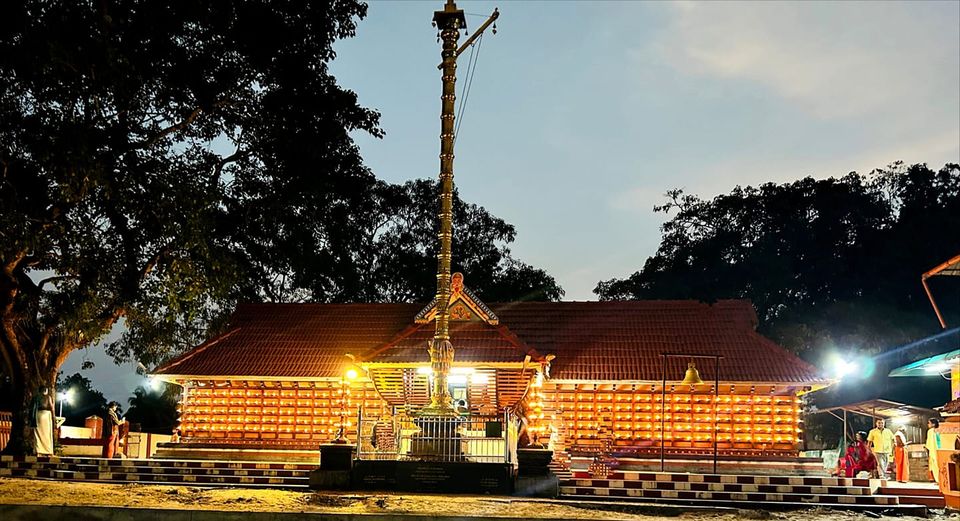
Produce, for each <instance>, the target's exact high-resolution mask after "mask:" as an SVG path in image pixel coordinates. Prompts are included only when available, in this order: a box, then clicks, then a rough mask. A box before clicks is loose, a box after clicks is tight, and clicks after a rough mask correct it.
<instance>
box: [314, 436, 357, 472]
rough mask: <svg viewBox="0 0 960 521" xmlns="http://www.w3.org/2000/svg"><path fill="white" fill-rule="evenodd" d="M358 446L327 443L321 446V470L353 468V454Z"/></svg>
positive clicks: (347, 469)
mask: <svg viewBox="0 0 960 521" xmlns="http://www.w3.org/2000/svg"><path fill="white" fill-rule="evenodd" d="M355 448H356V446H354V445H350V444H348V443H327V444H324V445H321V446H320V470H346V471H349V470H350V469H351V468H353V453H354V449H355Z"/></svg>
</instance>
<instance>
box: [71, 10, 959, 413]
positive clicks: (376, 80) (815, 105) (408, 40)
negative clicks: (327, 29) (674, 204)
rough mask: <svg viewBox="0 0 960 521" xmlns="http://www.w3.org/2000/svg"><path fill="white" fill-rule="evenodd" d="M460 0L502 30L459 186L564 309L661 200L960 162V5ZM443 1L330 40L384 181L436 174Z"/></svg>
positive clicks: (475, 19) (460, 159)
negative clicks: (672, 194) (544, 279)
mask: <svg viewBox="0 0 960 521" xmlns="http://www.w3.org/2000/svg"><path fill="white" fill-rule="evenodd" d="M458 5H459V6H460V7H461V8H463V9H464V10H465V11H466V12H467V13H468V16H467V23H468V29H470V30H471V31H472V30H473V29H474V28H476V27H478V26H479V25H480V24H481V23H482V22H483V21H484V20H485V19H486V16H487V15H489V14H490V13H491V12H492V11H493V9H494V7H499V8H500V12H501V16H500V18H499V20H498V21H497V34H492V33H490V31H489V30H488V32H487V34H485V36H484V37H483V39H482V43H480V44H479V51H478V50H477V49H476V48H475V50H474V51H473V52H475V53H478V55H477V60H476V67H475V69H474V70H475V74H474V79H473V81H472V83H471V87H470V93H469V96H468V98H467V103H466V107H465V109H464V111H463V113H462V114H458V119H460V120H461V123H460V124H461V127H460V131H459V134H458V139H457V147H456V160H455V166H454V172H455V179H454V182H455V184H456V186H457V188H458V190H459V191H460V195H461V197H462V198H463V199H464V200H466V201H468V202H471V203H476V204H479V205H481V206H483V207H485V208H486V209H488V210H489V211H491V212H492V213H493V214H494V215H496V216H498V217H500V218H503V219H505V220H506V221H507V222H509V223H511V224H513V225H515V226H516V229H517V232H518V233H517V239H516V241H515V242H514V243H513V244H512V245H511V246H510V248H511V250H512V251H513V253H514V254H515V255H516V256H517V257H518V258H519V259H520V260H522V261H524V262H526V263H528V264H532V265H534V266H536V267H539V268H543V269H545V270H546V271H547V272H548V273H549V274H551V275H552V276H553V277H555V278H556V279H557V282H558V283H559V284H560V285H561V286H562V287H563V288H564V289H565V290H566V296H565V298H564V300H594V299H595V298H596V296H595V295H594V294H593V292H592V291H593V288H594V287H596V284H597V282H598V281H600V280H606V279H610V278H613V277H626V276H629V275H630V274H631V273H633V272H634V271H636V270H638V269H639V268H640V267H641V266H642V265H643V262H644V261H645V260H646V258H647V257H648V256H650V255H652V254H653V253H654V252H655V251H656V248H657V245H658V243H659V237H660V232H659V226H660V225H661V224H662V222H663V220H664V216H663V215H662V214H656V213H654V212H653V210H652V209H653V206H654V205H656V204H660V203H662V202H664V201H665V199H664V193H665V192H666V191H667V190H670V189H673V188H683V189H684V190H686V191H687V192H689V193H693V194H697V195H700V196H702V197H712V196H714V195H717V194H720V193H725V192H729V191H730V190H731V189H732V188H734V187H735V186H737V185H749V184H754V185H755V184H759V183H763V182H769V181H773V182H788V181H792V180H796V179H800V178H802V177H805V176H813V177H817V178H826V177H831V176H842V175H844V174H846V173H847V172H850V171H854V170H855V171H859V172H869V171H870V170H873V169H875V168H882V167H885V166H886V165H888V164H889V163H891V162H893V161H897V160H902V161H904V162H906V163H917V162H925V163H927V164H929V165H930V166H931V167H934V168H939V167H941V166H943V165H944V164H945V163H947V162H960V2H955V1H951V2H947V1H944V2H919V1H913V2H803V3H800V2H744V3H731V2H723V3H721V2H710V3H687V2H639V1H637V2H632V1H622V2H603V1H598V0H592V1H582V2H581V1H550V2H548V1H517V0H506V1H504V0H501V1H500V2H490V1H481V0H478V1H461V2H458ZM441 6H442V2H441V1H440V0H432V1H426V2H423V1H372V2H370V6H369V11H368V16H367V18H366V19H365V20H363V21H361V22H360V24H359V27H358V30H357V36H356V37H355V38H353V39H349V40H344V41H341V42H338V43H337V44H336V50H337V53H338V56H337V59H336V60H335V61H334V62H333V63H332V64H331V70H332V72H333V73H334V74H335V75H336V77H337V80H338V82H339V83H340V85H341V86H343V87H345V88H348V89H351V90H354V91H355V92H357V94H358V95H359V99H360V103H361V104H362V105H364V106H367V107H370V108H374V109H376V110H378V111H379V112H380V113H381V126H382V127H383V129H384V130H385V131H386V136H385V137H384V138H383V139H382V140H379V139H375V138H371V137H369V136H367V135H365V134H357V135H355V139H356V141H357V143H358V144H359V146H360V149H361V153H362V155H363V157H364V160H365V161H366V163H367V165H368V166H369V167H370V168H371V170H372V171H373V172H374V173H375V174H376V175H377V176H378V177H379V178H381V179H384V180H386V181H390V182H396V183H402V182H404V181H406V180H410V179H417V178H435V177H436V176H437V173H438V171H439V159H438V154H439V146H440V145H439V133H440V122H439V113H440V99H439V96H440V72H439V71H438V70H437V64H439V63H440V45H439V44H438V43H437V40H436V30H435V29H434V28H433V27H431V25H430V21H431V18H432V13H433V11H434V10H436V9H439V8H440V7H441ZM461 41H463V40H462V39H461ZM475 47H476V46H475ZM469 54H470V51H467V52H465V53H464V54H463V55H462V57H461V58H460V60H461V62H460V69H459V70H458V78H459V85H460V87H462V86H463V85H464V84H465V82H464V81H463V80H464V78H465V76H466V73H467V70H468V67H467V65H468V61H467V60H469ZM461 92H462V90H461V89H459V88H458V97H459V96H460V93H461ZM458 104H459V101H458ZM455 233H456V232H455ZM454 255H456V252H454ZM464 275H465V279H466V284H467V285H468V286H469V285H470V274H469V273H466V274H464ZM84 357H86V358H87V359H90V360H92V361H94V362H95V363H96V366H97V367H96V368H95V369H93V370H89V371H85V372H84V374H86V375H88V376H89V377H91V378H92V379H93V380H94V383H95V385H96V386H97V387H99V388H100V389H102V390H103V391H104V392H105V394H106V395H107V397H108V398H111V399H116V400H118V401H121V402H123V403H125V402H126V397H127V396H129V395H130V392H131V391H132V389H133V388H134V387H135V386H136V385H138V384H140V383H142V381H143V377H140V376H137V375H135V374H134V372H133V367H132V366H129V365H125V366H121V367H117V366H115V365H114V364H113V363H112V361H111V360H110V359H109V358H108V357H106V355H105V354H103V351H102V349H101V348H97V347H95V348H91V349H89V350H87V352H86V353H84V352H82V351H81V352H79V353H76V354H74V355H72V356H71V357H70V359H68V360H67V362H66V364H65V365H64V368H63V370H64V372H65V374H72V373H74V372H77V371H78V370H79V367H80V364H81V363H82V361H83V359H84Z"/></svg>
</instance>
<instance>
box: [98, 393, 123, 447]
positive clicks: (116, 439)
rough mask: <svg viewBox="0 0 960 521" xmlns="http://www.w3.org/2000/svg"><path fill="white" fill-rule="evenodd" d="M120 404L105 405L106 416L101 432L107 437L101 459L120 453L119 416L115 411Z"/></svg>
mask: <svg viewBox="0 0 960 521" xmlns="http://www.w3.org/2000/svg"><path fill="white" fill-rule="evenodd" d="M119 408H120V404H119V403H117V402H110V403H108V404H107V416H106V418H104V422H103V432H104V434H106V435H107V443H106V445H104V447H103V457H104V458H113V457H115V456H118V454H119V452H120V424H121V423H122V422H121V421H120V416H119V415H118V414H117V410H118V409H119Z"/></svg>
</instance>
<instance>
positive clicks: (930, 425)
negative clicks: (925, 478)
mask: <svg viewBox="0 0 960 521" xmlns="http://www.w3.org/2000/svg"><path fill="white" fill-rule="evenodd" d="M923 446H924V447H926V448H927V462H928V463H929V467H930V475H931V476H933V480H934V481H935V482H937V483H940V466H939V465H938V463H937V451H938V450H940V420H938V419H936V418H930V419H929V420H927V442H926V443H925V444H924V445H923Z"/></svg>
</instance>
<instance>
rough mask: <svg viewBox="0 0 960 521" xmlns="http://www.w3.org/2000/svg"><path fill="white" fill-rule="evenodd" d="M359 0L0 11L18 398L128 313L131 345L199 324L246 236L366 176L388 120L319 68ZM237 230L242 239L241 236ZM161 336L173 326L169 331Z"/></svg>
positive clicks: (8, 341) (230, 275)
mask: <svg viewBox="0 0 960 521" xmlns="http://www.w3.org/2000/svg"><path fill="white" fill-rule="evenodd" d="M365 11H366V6H365V5H364V4H362V3H359V2H356V1H354V0H334V1H327V2H307V1H300V2H298V1H289V2H255V1H246V2H242V1H235V2H230V1H224V2H212V1H196V0H191V1H182V2H181V1H172V2H160V1H147V0H144V1H136V0H133V1H129V2H120V3H107V2H94V1H77V2H47V1H40V0H37V1H25V2H18V3H15V4H11V5H8V6H6V8H5V10H4V23H3V24H0V176H2V177H0V320H2V322H0V323H2V331H0V348H2V354H3V363H4V366H5V367H4V373H5V374H7V375H8V376H9V377H11V378H12V379H13V382H12V386H13V389H14V394H15V395H16V396H17V397H18V400H17V401H18V402H19V404H20V405H19V407H15V410H14V432H13V435H12V438H11V441H10V443H9V445H8V448H9V450H11V451H17V452H29V451H30V450H31V447H30V446H29V443H25V442H26V441H27V438H26V437H24V436H23V434H24V431H23V429H22V428H21V427H23V426H24V425H25V421H24V420H25V419H26V418H25V415H26V414H28V411H29V407H28V405H29V404H30V402H31V400H32V398H33V395H34V393H36V392H37V390H38V389H40V388H41V387H48V388H53V386H54V380H55V376H56V374H57V369H58V368H59V367H60V364H61V363H62V362H63V361H64V359H65V358H66V357H67V355H69V353H70V352H71V351H73V350H74V349H76V348H78V347H81V346H85V345H88V344H90V343H91V342H94V341H96V340H98V339H99V338H101V337H102V336H103V335H104V334H105V333H106V332H108V331H110V329H111V328H112V327H113V326H114V325H115V324H116V323H117V321H118V320H120V319H121V318H122V317H123V318H125V319H126V325H127V326H128V327H129V329H130V331H131V332H132V334H131V335H130V336H129V337H128V338H127V340H128V342H127V347H130V348H135V349H145V350H147V351H153V352H157V353H159V352H161V351H163V350H165V349H166V348H167V347H169V345H171V343H192V342H194V341H196V339H197V338H199V336H201V335H202V334H203V332H204V329H203V325H204V324H205V323H206V320H207V319H208V318H210V314H211V313H216V312H217V311H218V307H217V305H216V302H218V301H219V300H220V299H221V298H222V297H224V296H225V295H226V294H227V293H228V292H229V291H230V288H232V283H233V282H234V281H235V280H236V279H237V276H238V274H240V271H239V270H238V268H240V267H242V265H243V264H242V259H243V258H244V257H245V252H244V247H245V245H247V244H261V243H267V242H269V241H270V240H271V239H272V238H273V237H275V236H276V235H277V234H278V233H281V232H283V231H284V230H277V229H274V228H266V227H264V228H259V229H244V230H241V232H240V233H238V232H237V230H236V229H235V223H244V222H249V221H250V218H249V216H250V215H255V214H271V215H274V216H275V218H274V221H273V223H271V224H274V225H276V226H288V227H289V226H292V225H293V222H294V217H295V216H296V215H297V214H298V213H299V212H300V211H301V209H302V208H305V207H308V208H310V210H311V211H312V212H313V215H311V216H310V217H312V218H321V217H322V215H320V214H323V213H324V212H330V213H332V212H333V209H335V208H337V207H339V206H344V205H349V204H350V201H351V200H353V199H354V198H357V197H362V193H363V190H365V189H366V188H367V187H368V186H370V184H371V183H372V182H373V179H372V175H371V174H370V173H369V172H368V171H367V170H366V169H365V168H364V167H363V165H362V162H361V159H360V156H359V154H358V151H357V147H356V146H355V145H354V143H353V141H352V140H351V138H350V136H349V132H351V131H355V130H364V131H368V132H371V133H373V134H375V135H379V134H380V131H379V129H378V127H377V119H378V115H377V114H376V113H375V112H372V111H370V110H367V109H364V108H361V107H360V106H358V104H357V99H356V96H355V94H354V93H352V92H350V91H347V90H344V89H342V88H341V87H339V86H338V85H337V84H336V82H335V79H334V78H333V77H332V76H331V75H330V74H329V72H328V70H327V62H328V61H329V60H331V59H332V58H333V57H334V52H333V50H332V47H331V45H332V43H333V42H334V41H335V40H336V39H338V38H343V37H348V36H352V35H353V34H354V30H355V24H356V20H357V19H358V18H360V17H362V16H363V15H364V14H365ZM241 236H242V238H243V241H242V242H241V241H239V240H238V237H241ZM159 339H165V340H166V342H159Z"/></svg>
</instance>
